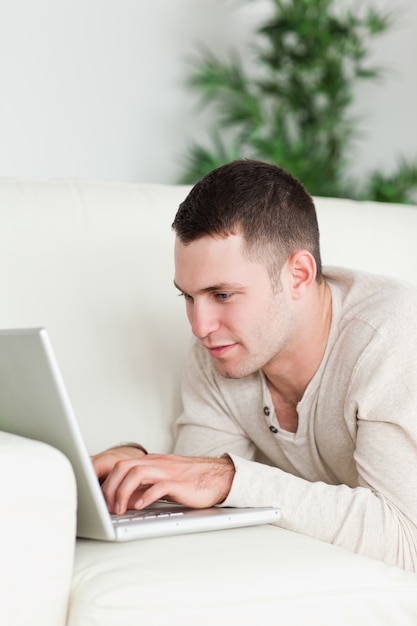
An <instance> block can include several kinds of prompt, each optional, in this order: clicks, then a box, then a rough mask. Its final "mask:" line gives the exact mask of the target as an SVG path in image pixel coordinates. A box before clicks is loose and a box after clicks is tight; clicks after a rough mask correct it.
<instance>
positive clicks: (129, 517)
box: [110, 507, 184, 525]
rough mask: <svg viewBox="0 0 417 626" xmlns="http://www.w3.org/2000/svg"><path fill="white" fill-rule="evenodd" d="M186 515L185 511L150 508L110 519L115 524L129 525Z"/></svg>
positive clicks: (128, 512)
mask: <svg viewBox="0 0 417 626" xmlns="http://www.w3.org/2000/svg"><path fill="white" fill-rule="evenodd" d="M181 515H184V511H175V510H170V509H168V508H167V509H161V508H154V509H153V508H152V507H148V508H146V509H143V510H142V511H135V510H131V509H129V510H128V511H126V513H123V515H115V514H112V515H111V516H110V517H111V519H112V522H113V524H117V525H119V524H129V523H131V522H138V521H147V520H152V519H153V520H154V519H157V518H158V519H159V518H167V517H180V516H181Z"/></svg>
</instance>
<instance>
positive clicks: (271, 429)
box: [269, 426, 278, 435]
mask: <svg viewBox="0 0 417 626" xmlns="http://www.w3.org/2000/svg"><path fill="white" fill-rule="evenodd" d="M269 430H270V431H271V433H274V435H276V434H277V432H278V428H276V427H275V426H270V427H269Z"/></svg>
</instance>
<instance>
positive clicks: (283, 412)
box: [93, 161, 417, 571]
mask: <svg viewBox="0 0 417 626" xmlns="http://www.w3.org/2000/svg"><path fill="white" fill-rule="evenodd" d="M173 228H174V230H175V232H176V243H175V284H176V286H177V288H178V289H179V291H180V293H181V294H182V295H183V297H184V299H185V306H186V312H187V316H188V319H189V322H190V324H191V328H192V332H193V334H194V335H195V337H196V342H195V345H194V346H193V348H192V351H191V354H190V357H189V361H188V366H187V368H186V371H185V375H184V382H183V406H184V410H183V413H182V415H181V416H180V417H179V419H178V421H177V424H176V444H175V455H153V454H147V453H146V451H145V450H144V449H143V448H141V446H139V445H137V444H127V445H124V446H119V447H118V448H114V449H112V450H108V451H106V452H104V453H101V454H99V455H97V456H96V457H94V459H93V461H94V464H95V468H96V472H97V475H98V477H99V479H100V481H101V482H102V488H103V493H104V495H105V497H106V500H107V502H108V506H109V509H110V510H111V511H113V512H118V513H120V512H123V511H124V510H125V509H126V508H127V507H132V508H142V507H144V506H146V505H149V504H151V503H152V502H153V501H155V500H157V499H158V498H162V497H166V498H168V499H172V500H175V501H178V502H181V503H183V504H187V505H191V506H194V507H207V506H212V505H227V506H268V505H275V506H280V507H281V511H282V519H281V521H280V525H282V526H283V527H285V528H288V529H291V530H294V531H297V532H300V533H304V534H307V535H310V536H312V537H316V538H318V539H321V540H323V541H327V542H330V543H333V544H336V545H339V546H342V547H344V548H347V549H349V550H351V551H354V552H358V553H362V554H366V555H368V556H371V557H374V558H377V559H380V560H383V561H385V562H386V563H389V564H395V565H398V566H400V567H402V568H404V569H408V570H411V571H416V570H417V528H416V524H417V322H416V313H417V290H416V289H415V288H414V287H412V286H408V285H405V284H401V283H399V282H397V281H394V280H391V279H388V278H384V277H378V276H372V275H369V274H365V273H360V272H356V271H349V270H345V269H340V268H339V269H338V268H332V269H326V270H325V271H322V267H321V259H320V248H319V230H318V225H317V219H316V213H315V208H314V204H313V201H312V199H311V197H310V196H309V195H308V194H307V193H306V191H305V190H304V188H303V187H302V185H301V184H300V183H299V182H298V181H296V180H295V179H294V178H293V177H292V176H290V175H289V174H288V173H286V172H285V171H283V170H282V169H280V168H278V167H276V166H273V165H268V164H266V163H260V162H256V161H236V162H233V163H230V164H228V165H225V166H223V167H221V168H218V169H217V170H214V171H213V172H211V173H210V174H209V175H207V176H206V177H205V178H203V180H202V181H200V182H199V183H198V184H197V185H196V186H195V187H194V188H193V189H192V191H191V192H190V194H189V195H188V197H187V198H186V199H185V201H184V202H183V203H182V204H181V206H180V208H179V210H178V212H177V215H176V217H175V221H174V223H173ZM388 253H389V251H387V254H388Z"/></svg>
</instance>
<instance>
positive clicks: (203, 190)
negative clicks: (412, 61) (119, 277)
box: [172, 160, 322, 289]
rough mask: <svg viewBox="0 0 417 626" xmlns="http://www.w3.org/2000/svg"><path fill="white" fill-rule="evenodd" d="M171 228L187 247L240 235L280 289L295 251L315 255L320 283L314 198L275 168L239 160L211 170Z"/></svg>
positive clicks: (252, 254)
mask: <svg viewBox="0 0 417 626" xmlns="http://www.w3.org/2000/svg"><path fill="white" fill-rule="evenodd" d="M172 226H173V229H174V230H175V232H176V234H177V237H178V239H179V241H181V243H183V244H184V245H187V244H189V243H191V242H193V241H196V240H197V239H200V238H202V237H207V236H212V237H213V236H214V237H227V236H229V235H233V234H240V235H242V237H243V239H244V241H245V254H247V256H248V258H250V259H252V260H256V261H258V262H262V263H264V264H265V265H266V267H267V268H268V272H269V275H270V278H271V282H272V284H273V286H274V287H275V288H276V289H278V288H279V276H280V271H281V269H282V267H283V265H284V264H285V262H286V261H287V259H288V258H289V257H290V256H291V255H292V254H293V253H294V252H296V251H297V250H308V251H309V252H310V253H311V254H312V255H313V257H314V259H315V263H316V267H317V274H316V280H317V281H318V282H321V280H322V273H321V258H320V246H319V229H318V224H317V216H316V211H315V207H314V203H313V200H312V198H311V196H310V195H309V194H308V193H307V192H306V191H305V189H304V187H303V186H302V185H301V183H300V182H299V181H297V180H296V179H295V178H294V177H293V176H291V174H289V173H288V172H286V171H285V170H283V169H281V168H280V167H277V166H275V165H270V164H268V163H263V162H260V161H251V160H240V161H234V162H232V163H228V164H227V165H223V166H222V167H219V168H217V169H215V170H213V171H212V172H210V173H209V174H208V175H207V176H205V177H204V178H203V179H202V180H201V181H200V182H199V183H197V184H196V185H195V186H194V187H193V189H192V190H191V192H190V193H189V194H188V196H187V198H186V199H185V200H184V202H182V204H181V205H180V207H179V209H178V212H177V214H176V216H175V220H174V222H173V225H172Z"/></svg>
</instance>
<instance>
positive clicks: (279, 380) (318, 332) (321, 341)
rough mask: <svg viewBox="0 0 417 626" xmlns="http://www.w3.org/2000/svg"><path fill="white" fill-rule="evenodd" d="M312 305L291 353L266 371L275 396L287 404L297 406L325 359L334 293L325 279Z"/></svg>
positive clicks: (273, 362) (279, 359) (272, 363)
mask: <svg viewBox="0 0 417 626" xmlns="http://www.w3.org/2000/svg"><path fill="white" fill-rule="evenodd" d="M309 305H310V306H311V311H309V314H308V316H307V318H306V319H304V320H303V324H302V327H301V328H298V329H297V330H296V333H295V335H294V339H293V342H292V345H291V349H290V350H288V354H286V355H283V356H282V357H281V356H279V357H277V359H276V360H274V361H272V362H271V363H269V364H268V365H267V366H266V367H265V368H264V370H263V371H264V374H265V376H266V379H267V384H268V387H269V389H270V391H271V395H272V396H273V397H274V398H275V401H276V402H277V403H280V404H282V406H283V407H284V406H287V407H288V408H289V407H291V406H292V407H294V409H295V408H296V406H297V404H298V402H299V401H300V400H301V398H302V397H303V395H304V392H305V390H306V388H307V386H308V384H309V383H310V381H311V379H312V378H313V376H314V374H315V373H316V372H317V370H318V368H319V367H320V363H321V361H322V359H323V356H324V353H325V350H326V345H327V340H328V337H329V332H330V325H331V319H332V296H331V291H330V287H329V286H328V285H327V283H326V282H325V281H323V282H322V283H321V284H320V285H318V286H317V290H316V292H315V294H314V296H313V298H312V300H311V302H310V303H309Z"/></svg>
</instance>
